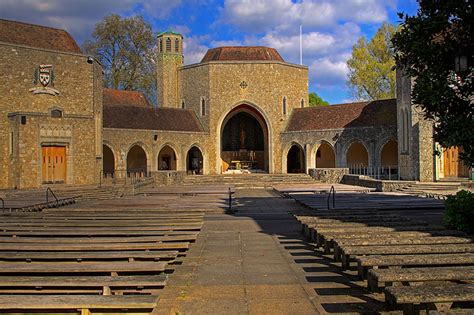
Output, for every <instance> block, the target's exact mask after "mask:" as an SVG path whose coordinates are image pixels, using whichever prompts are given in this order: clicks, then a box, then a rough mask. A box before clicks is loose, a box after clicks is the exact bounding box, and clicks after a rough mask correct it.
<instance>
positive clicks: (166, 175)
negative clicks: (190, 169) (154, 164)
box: [151, 171, 186, 186]
mask: <svg viewBox="0 0 474 315" xmlns="http://www.w3.org/2000/svg"><path fill="white" fill-rule="evenodd" d="M185 176H186V171H155V172H151V177H153V179H154V180H155V186H166V185H178V184H180V183H182V182H183V180H184V177H185Z"/></svg>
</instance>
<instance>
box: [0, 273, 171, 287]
mask: <svg viewBox="0 0 474 315" xmlns="http://www.w3.org/2000/svg"><path fill="white" fill-rule="evenodd" d="M166 280H167V276H166V275H146V276H116V277H106V276H21V277H11V276H6V277H5V276H0V287H103V286H109V287H123V286H130V287H132V286H133V287H136V286H164V285H165V284H166Z"/></svg>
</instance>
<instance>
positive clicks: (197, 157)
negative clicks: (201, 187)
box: [186, 146, 203, 175]
mask: <svg viewBox="0 0 474 315" xmlns="http://www.w3.org/2000/svg"><path fill="white" fill-rule="evenodd" d="M186 171H187V173H188V174H192V175H202V174H203V158H202V153H201V150H199V148H198V147H196V146H194V147H192V148H191V149H189V151H188V154H187V155H186Z"/></svg>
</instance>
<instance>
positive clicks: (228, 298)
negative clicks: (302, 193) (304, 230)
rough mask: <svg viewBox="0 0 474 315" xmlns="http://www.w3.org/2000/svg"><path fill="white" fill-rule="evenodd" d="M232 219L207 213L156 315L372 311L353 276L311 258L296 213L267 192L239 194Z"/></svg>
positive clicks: (377, 301)
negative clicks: (290, 212)
mask: <svg viewBox="0 0 474 315" xmlns="http://www.w3.org/2000/svg"><path fill="white" fill-rule="evenodd" d="M236 198H237V200H238V203H239V206H238V212H237V213H236V214H235V215H224V214H222V215H220V214H219V215H215V214H214V215H206V218H205V222H204V227H203V230H202V232H201V234H200V236H199V237H198V240H197V242H196V243H195V244H193V245H192V248H191V250H190V252H188V254H187V256H186V258H185V259H184V263H183V264H182V265H180V266H178V267H177V270H176V271H175V273H174V274H173V275H172V276H171V277H170V281H169V283H168V285H166V287H165V289H164V291H163V292H162V294H161V301H160V303H159V304H158V308H157V310H156V311H155V312H154V313H155V314H210V313H212V314H317V313H339V312H344V313H345V312H364V313H367V312H371V311H372V312H373V311H377V310H380V309H381V308H383V306H384V303H383V302H382V301H383V296H381V295H378V296H374V295H371V294H368V293H367V292H366V291H365V290H364V289H363V286H364V283H363V282H358V281H356V278H355V277H354V275H355V272H354V271H351V272H348V273H342V272H341V271H340V269H338V268H337V266H335V265H333V263H332V262H331V260H329V259H326V258H325V257H324V256H322V255H321V254H320V253H318V252H315V251H314V248H313V246H312V245H311V244H309V243H307V242H306V241H305V240H304V238H303V237H302V235H301V233H300V231H299V226H298V224H297V222H296V220H294V219H293V218H292V217H291V216H290V215H289V214H288V211H291V210H293V209H295V207H297V206H296V205H295V203H294V201H292V200H290V199H283V198H280V197H278V196H276V195H274V194H273V193H272V192H270V191H268V190H263V189H262V190H238V191H237V192H236Z"/></svg>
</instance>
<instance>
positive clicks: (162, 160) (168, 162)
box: [158, 145, 176, 171]
mask: <svg viewBox="0 0 474 315" xmlns="http://www.w3.org/2000/svg"><path fill="white" fill-rule="evenodd" d="M158 170H160V171H165V170H176V153H175V152H174V150H173V149H172V148H171V147H170V146H168V145H165V146H164V147H163V148H162V149H161V150H160V153H159V154H158Z"/></svg>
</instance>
